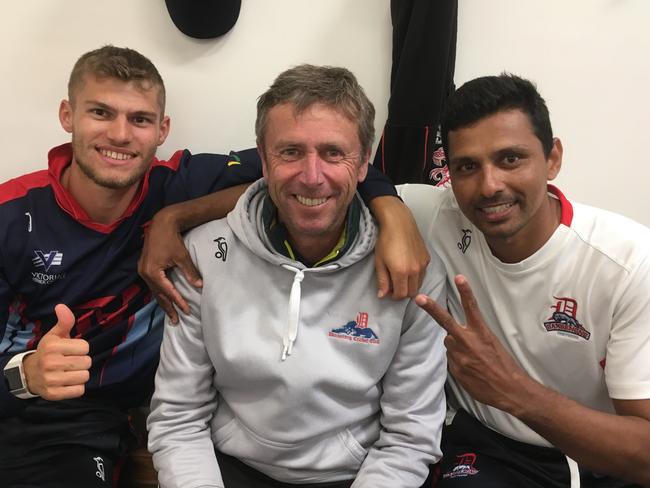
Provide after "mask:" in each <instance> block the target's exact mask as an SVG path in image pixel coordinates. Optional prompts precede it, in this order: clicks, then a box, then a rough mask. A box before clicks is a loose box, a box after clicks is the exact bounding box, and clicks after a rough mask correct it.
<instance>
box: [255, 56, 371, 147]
mask: <svg viewBox="0 0 650 488" xmlns="http://www.w3.org/2000/svg"><path fill="white" fill-rule="evenodd" d="M283 103H291V104H293V105H294V107H295V111H296V113H298V114H299V113H302V112H304V111H305V110H306V109H308V108H309V107H310V106H312V105H314V104H315V103H322V104H324V105H328V106H330V107H332V108H334V109H337V110H340V111H341V112H342V113H343V114H344V115H345V116H346V117H347V118H349V119H350V120H351V121H353V122H356V124H357V132H358V136H359V141H360V142H361V150H362V153H363V155H364V156H365V154H367V153H368V152H369V151H370V149H371V147H372V143H373V141H374V139H375V107H374V106H373V105H372V102H371V101H370V100H369V99H368V97H367V96H366V94H365V92H364V91H363V88H361V85H359V82H358V81H357V79H356V77H355V76H354V75H353V74H352V72H351V71H350V70H347V69H345V68H339V67H334V66H314V65H311V64H301V65H299V66H295V67H293V68H290V69H288V70H286V71H284V72H282V73H280V75H279V76H278V77H277V78H276V79H275V81H274V82H273V84H272V85H271V86H270V87H269V89H268V90H267V91H266V92H264V93H263V94H262V95H261V96H260V97H259V99H258V100H257V119H256V121H255V135H256V137H257V141H258V143H259V144H260V145H261V146H263V145H264V132H265V130H266V124H267V121H268V114H269V111H270V110H271V109H272V108H273V107H275V106H276V105H279V104H283Z"/></svg>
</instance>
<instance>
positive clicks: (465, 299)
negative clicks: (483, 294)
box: [454, 275, 485, 328]
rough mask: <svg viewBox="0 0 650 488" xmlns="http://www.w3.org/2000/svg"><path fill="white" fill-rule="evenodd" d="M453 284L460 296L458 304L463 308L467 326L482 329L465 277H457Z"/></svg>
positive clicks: (477, 310)
mask: <svg viewBox="0 0 650 488" xmlns="http://www.w3.org/2000/svg"><path fill="white" fill-rule="evenodd" d="M454 283H456V288H457V289H458V293H459V294H460V302H461V304H462V306H463V311H464V312H465V320H466V322H467V326H468V327H473V328H484V327H485V326H484V325H483V317H482V316H481V311H480V310H479V307H478V303H477V302H476V298H475V297H474V293H473V292H472V288H471V287H470V286H469V281H467V278H466V277H465V276H463V275H457V276H456V277H455V278H454Z"/></svg>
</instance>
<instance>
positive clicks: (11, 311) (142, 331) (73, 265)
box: [0, 144, 261, 416]
mask: <svg viewBox="0 0 650 488" xmlns="http://www.w3.org/2000/svg"><path fill="white" fill-rule="evenodd" d="M71 158H72V148H71V146H70V144H64V145H62V146H59V147H56V148H54V149H52V150H51V151H50V153H49V156H48V159H49V168H48V170H42V171H37V172H35V173H31V174H28V175H25V176H21V177H19V178H16V179H13V180H10V181H8V182H6V183H4V184H2V185H0V340H1V342H0V369H1V368H4V366H5V365H6V363H7V362H8V360H9V359H10V357H11V356H13V355H14V354H16V353H19V352H23V351H25V350H29V349H34V348H36V345H37V344H38V341H39V340H40V339H41V337H42V336H43V335H44V334H45V333H46V332H47V331H48V330H49V329H50V328H51V327H52V326H53V325H54V324H55V323H56V315H55V314H54V306H55V305H56V304H57V303H65V304H67V305H68V306H70V308H71V309H72V311H73V312H74V314H75V317H76V319H77V320H76V324H75V326H74V328H73V329H72V334H73V337H81V338H83V339H86V340H87V341H88V342H89V344H90V356H91V358H92V368H91V370H90V380H89V381H88V383H87V384H86V396H87V397H96V396H100V395H101V396H106V397H109V398H110V399H111V401H118V402H120V403H124V404H125V405H127V406H129V405H138V404H140V403H141V402H142V401H144V400H145V398H146V396H147V395H148V394H150V392H151V388H152V385H153V375H154V373H155V370H156V366H157V364H158V348H159V346H160V341H161V339H162V324H163V313H162V311H161V309H159V308H158V307H157V306H156V303H155V301H154V300H152V296H151V293H150V291H149V290H148V288H147V287H146V285H145V284H144V282H143V281H142V280H141V279H140V277H139V276H138V274H137V261H138V257H139V256H140V251H141V249H142V243H143V236H144V230H145V227H146V226H147V223H148V222H149V221H150V220H151V218H152V217H153V216H154V214H155V213H156V212H157V211H158V210H160V209H161V208H162V207H164V206H166V205H169V204H172V203H176V202H180V201H184V200H188V199H191V198H195V197H199V196H202V195H205V194H207V193H210V192H213V191H216V190H219V189H221V188H224V187H228V186H232V185H236V184H240V183H245V182H250V181H254V180H256V179H257V178H259V177H260V175H261V169H260V161H259V157H258V156H257V151H255V150H250V151H244V152H242V153H241V154H236V153H231V155H230V156H225V155H216V154H197V155H192V154H190V152H189V151H178V152H176V153H175V154H174V155H173V156H172V158H171V159H170V160H169V161H160V160H154V162H153V164H152V166H151V168H150V170H149V171H148V173H147V174H146V176H145V177H144V179H143V182H142V184H141V187H140V188H139V190H138V193H137V195H136V196H135V197H134V199H133V201H132V202H131V205H130V206H129V208H128V209H127V211H126V212H125V214H124V215H123V216H122V217H121V218H120V220H118V221H117V222H115V223H114V224H112V225H101V224H97V223H94V222H93V221H92V220H91V219H90V218H89V217H88V215H87V214H86V212H85V211H84V210H83V209H82V208H81V207H80V206H79V205H78V203H77V202H76V201H75V200H74V199H73V197H72V196H71V195H70V194H69V193H68V192H67V191H66V190H65V189H64V188H63V187H62V186H61V183H60V177H61V174H62V172H63V170H64V169H65V167H66V166H67V165H68V164H69V163H70V161H71ZM23 402H24V400H18V399H16V398H15V397H14V396H13V395H12V394H11V393H9V392H8V391H7V387H6V384H5V382H4V381H0V416H7V415H11V414H12V412H15V409H17V408H20V405H21V404H22V403H23Z"/></svg>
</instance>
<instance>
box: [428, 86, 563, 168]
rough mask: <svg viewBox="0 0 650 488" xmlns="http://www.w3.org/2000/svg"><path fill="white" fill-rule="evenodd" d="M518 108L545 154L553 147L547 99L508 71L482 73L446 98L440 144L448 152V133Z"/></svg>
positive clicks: (533, 87) (448, 156)
mask: <svg viewBox="0 0 650 488" xmlns="http://www.w3.org/2000/svg"><path fill="white" fill-rule="evenodd" d="M513 109H518V110H521V111H522V112H523V113H525V114H526V115H527V116H528V120H529V121H530V125H531V126H532V128H533V132H534V133H535V135H536V136H537V138H538V139H539V140H540V142H541V143H542V148H543V149H544V155H545V156H546V157H548V155H549V154H550V153H551V149H552V148H553V129H552V128H551V121H550V118H549V114H548V108H547V107H546V102H545V101H544V99H543V98H542V96H541V95H540V94H539V92H538V91H537V88H536V87H535V85H534V84H533V83H531V82H530V81H528V80H526V79H524V78H520V77H519V76H516V75H513V74H510V73H501V74H500V75H498V76H484V77H481V78H476V79H474V80H471V81H468V82H467V83H465V84H464V85H463V86H461V87H460V88H459V89H458V90H456V92H455V93H453V94H452V95H451V96H450V97H449V99H448V100H447V104H446V107H445V111H444V114H443V116H442V121H441V123H440V126H441V134H442V144H443V148H444V150H445V154H446V156H447V161H449V158H450V157H451V155H450V154H449V132H450V131H454V130H456V129H460V128H463V127H467V126H469V125H472V124H473V123H475V122H478V121H479V120H481V119H483V118H485V117H488V116H490V115H494V114H496V113H497V112H503V111H505V110H513Z"/></svg>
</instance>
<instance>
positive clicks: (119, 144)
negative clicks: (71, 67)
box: [59, 75, 169, 190]
mask: <svg viewBox="0 0 650 488" xmlns="http://www.w3.org/2000/svg"><path fill="white" fill-rule="evenodd" d="M158 91H159V88H158V87H157V86H155V85H151V84H147V85H143V84H142V83H140V82H135V81H126V82H125V81H121V80H118V79H115V78H97V77H95V76H93V75H86V76H85V77H84V81H83V83H82V84H81V86H80V87H79V88H78V89H77V90H76V92H75V94H74V99H72V100H70V101H67V100H64V101H63V102H61V107H60V109H59V119H60V121H61V125H62V126H63V128H64V129H65V130H66V131H67V132H70V133H71V134H72V148H73V160H72V165H71V170H72V171H77V170H78V171H79V172H80V173H81V175H82V179H83V180H84V181H85V182H86V183H85V184H87V185H88V189H92V187H93V185H96V186H100V187H102V188H107V189H113V190H125V189H128V188H131V187H133V186H136V185H138V184H139V182H140V180H141V179H142V177H143V176H144V174H145V173H146V171H147V169H148V168H149V166H150V165H151V162H152V160H153V157H154V155H155V153H156V148H157V147H158V146H159V145H160V144H162V143H163V142H164V141H165V138H166V137H167V134H168V132H169V118H168V117H163V114H162V108H161V106H160V101H159V93H158Z"/></svg>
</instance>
